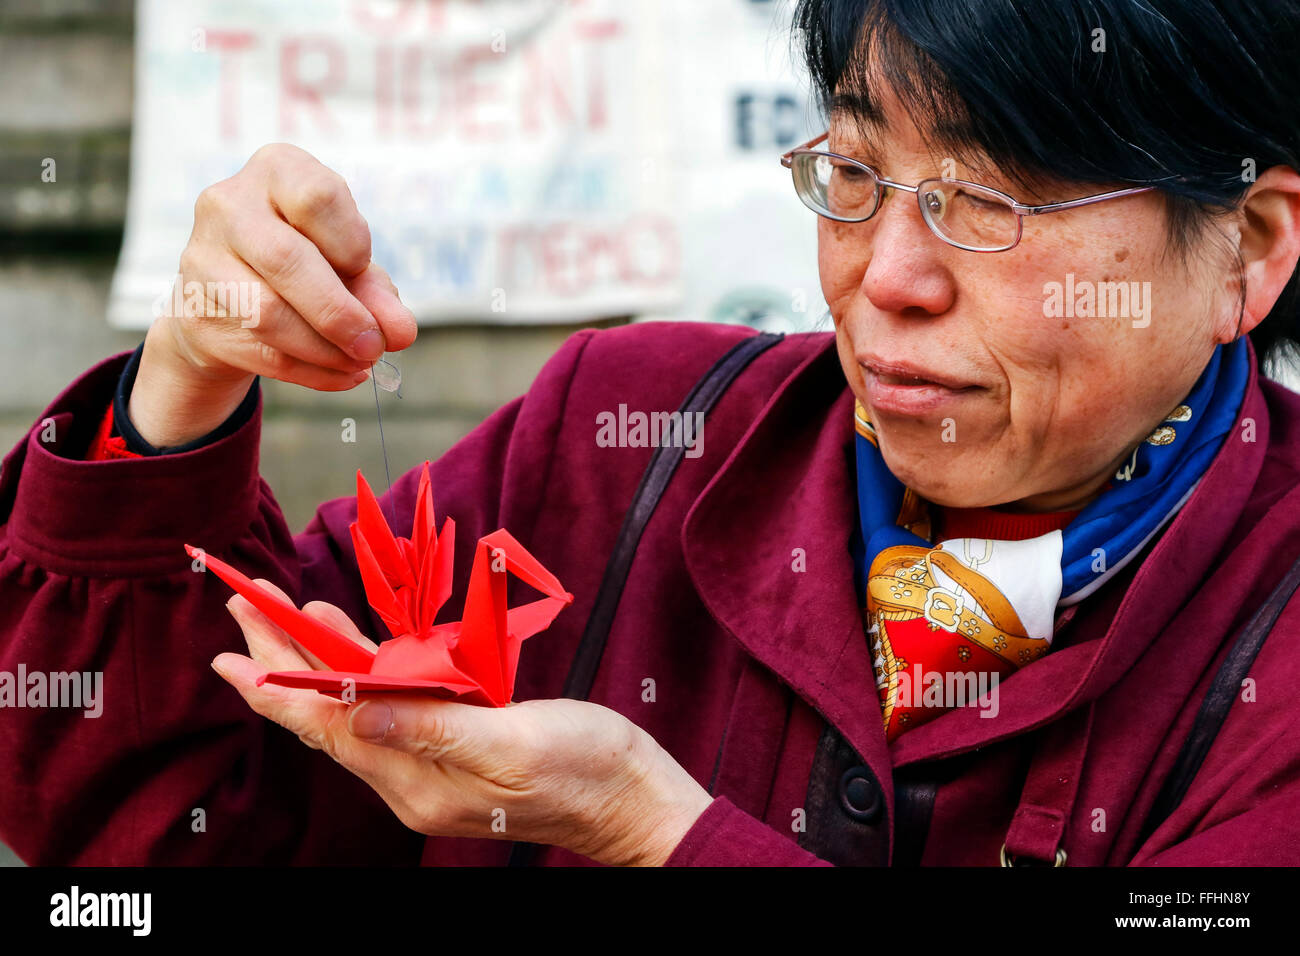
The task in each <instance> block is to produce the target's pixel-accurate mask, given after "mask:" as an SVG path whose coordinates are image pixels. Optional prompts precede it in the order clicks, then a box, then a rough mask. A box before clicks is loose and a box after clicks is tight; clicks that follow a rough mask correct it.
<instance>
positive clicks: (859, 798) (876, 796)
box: [840, 767, 885, 823]
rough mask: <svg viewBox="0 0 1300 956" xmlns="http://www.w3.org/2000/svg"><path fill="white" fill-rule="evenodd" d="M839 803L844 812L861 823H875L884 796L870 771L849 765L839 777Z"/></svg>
mask: <svg viewBox="0 0 1300 956" xmlns="http://www.w3.org/2000/svg"><path fill="white" fill-rule="evenodd" d="M840 805H841V806H842V807H844V812H845V813H847V814H848V815H849V816H851V817H852V818H853V819H854V820H859V821H861V822H862V823H875V822H876V821H877V820H879V819H880V814H881V811H882V810H884V808H885V800H884V796H883V795H882V794H881V792H880V787H879V786H878V785H877V784H876V780H875V778H874V777H873V776H872V775H871V771H870V770H868V769H867V768H866V767H850V768H849V769H848V770H846V771H844V776H842V777H841V778H840Z"/></svg>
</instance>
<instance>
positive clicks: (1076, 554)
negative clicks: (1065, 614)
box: [853, 339, 1250, 741]
mask: <svg viewBox="0 0 1300 956" xmlns="http://www.w3.org/2000/svg"><path fill="white" fill-rule="evenodd" d="M1249 363H1250V358H1249V354H1248V350H1247V345H1246V341H1245V340H1244V339H1239V340H1237V341H1235V342H1233V343H1231V344H1229V345H1221V346H1219V347H1218V348H1217V349H1216V350H1215V352H1214V355H1213V357H1212V358H1211V359H1210V362H1209V364H1208V365H1207V366H1206V367H1205V371H1204V372H1202V373H1201V377H1200V378H1199V379H1198V380H1197V382H1196V385H1195V386H1193V388H1192V390H1191V392H1189V393H1188V395H1187V397H1186V398H1185V399H1183V401H1182V402H1181V403H1180V404H1179V405H1178V406H1177V407H1176V408H1174V409H1173V411H1171V412H1170V413H1169V416H1168V418H1166V419H1165V421H1164V423H1163V424H1161V425H1160V426H1158V427H1157V428H1156V429H1155V430H1154V431H1152V432H1151V434H1150V435H1148V436H1147V438H1146V439H1145V440H1144V441H1143V442H1142V443H1141V444H1139V445H1138V447H1137V448H1136V449H1135V450H1134V452H1133V454H1132V456H1131V457H1130V458H1129V459H1128V460H1127V461H1126V462H1125V463H1124V465H1123V466H1122V467H1121V468H1120V469H1119V471H1117V472H1116V473H1115V476H1114V479H1113V480H1112V482H1111V484H1110V487H1109V488H1108V489H1107V490H1106V491H1104V492H1103V493H1102V494H1101V495H1100V496H1099V497H1098V498H1096V499H1094V500H1093V501H1092V502H1091V503H1090V504H1088V505H1087V506H1086V507H1085V508H1084V509H1083V510H1082V511H1081V512H1080V513H1079V514H1078V515H1077V516H1076V517H1075V518H1074V520H1073V521H1071V522H1070V524H1069V525H1068V526H1066V528H1065V529H1064V530H1063V531H1052V532H1050V533H1048V534H1044V535H1041V536H1040V537H1036V538H1030V539H1028V540H1024V541H997V540H991V539H987V538H951V539H948V540H945V541H940V542H936V543H935V544H933V545H932V544H930V541H929V538H930V528H929V526H930V522H929V509H928V505H927V504H926V502H924V501H923V500H922V499H921V498H920V497H918V496H917V495H916V494H915V493H914V492H913V491H912V490H911V489H910V488H906V487H904V486H903V484H902V483H901V482H899V480H898V479H897V478H895V477H894V476H893V475H892V474H891V473H890V471H889V469H888V468H887V467H885V462H884V459H883V458H882V457H881V455H880V451H879V448H878V446H877V443H876V436H875V429H874V427H873V426H872V424H871V422H870V421H869V420H868V417H867V414H866V412H865V410H864V409H863V407H862V405H861V404H860V403H858V404H857V405H856V407H855V409H854V416H855V424H856V428H857V439H856V441H857V473H858V517H859V521H860V522H861V529H860V530H861V538H860V540H859V539H856V537H855V541H854V548H853V550H854V559H855V562H856V565H857V573H858V586H859V591H860V596H863V597H864V598H865V614H866V618H865V620H866V629H867V637H868V639H869V641H870V643H871V651H872V658H873V668H874V670H875V676H876V688H877V691H878V692H879V695H880V704H881V708H882V710H883V715H884V721H885V736H886V738H887V739H888V740H890V741H893V740H895V739H896V738H897V737H898V735H899V734H901V733H902V732H903V731H905V730H908V729H911V728H913V727H917V726H919V725H920V724H922V723H925V722H926V721H928V720H931V719H933V718H934V717H937V716H939V715H940V714H941V713H943V712H944V711H946V710H948V709H950V708H951V707H954V706H972V705H979V706H981V707H985V708H988V707H991V706H993V702H992V701H991V699H990V695H991V694H994V693H996V688H997V684H998V682H999V681H1000V680H1001V679H1002V678H1004V677H1007V676H1009V675H1010V674H1012V673H1013V672H1014V671H1016V670H1017V669H1018V668H1020V667H1022V666H1024V665H1025V664H1028V663H1030V662H1031V661H1035V660H1037V659H1038V658H1040V657H1042V656H1043V655H1044V654H1046V653H1047V652H1048V650H1049V649H1050V647H1051V642H1052V632H1053V629H1054V626H1055V621H1056V614H1057V610H1058V608H1062V607H1066V606H1068V605H1071V604H1077V603H1078V602H1079V601H1082V600H1083V599H1084V598H1086V597H1087V596H1088V595H1090V594H1092V593H1093V592H1094V591H1096V590H1097V589H1098V588H1099V587H1101V585H1102V584H1104V583H1105V582H1106V581H1107V580H1109V579H1110V578H1111V576H1113V575H1114V574H1115V573H1116V572H1117V571H1119V570H1120V569H1121V568H1122V567H1124V566H1125V565H1126V564H1127V563H1128V562H1129V561H1131V560H1132V559H1133V558H1134V557H1136V556H1137V554H1138V553H1139V552H1140V551H1141V550H1142V547H1143V546H1144V545H1145V544H1146V543H1147V542H1148V541H1149V540H1151V538H1152V537H1154V535H1155V534H1156V533H1157V532H1158V531H1159V530H1160V529H1161V528H1162V527H1163V526H1164V525H1165V523H1166V522H1168V521H1169V520H1170V519H1171V518H1172V517H1173V516H1174V514H1175V513H1176V512H1177V511H1178V509H1179V508H1180V507H1182V505H1183V503H1184V502H1185V501H1186V500H1187V499H1188V498H1189V497H1190V496H1191V494H1192V491H1193V490H1194V489H1195V487H1196V485H1197V483H1198V482H1199V481H1200V479H1201V476H1202V475H1203V474H1204V473H1205V470H1206V468H1208V467H1209V464H1210V462H1211V461H1212V460H1213V459H1214V457H1215V455H1216V454H1217V453H1218V450H1219V448H1220V447H1222V444H1223V441H1224V436H1225V435H1227V434H1228V432H1229V431H1230V430H1231V429H1232V427H1233V424H1234V422H1235V421H1236V417H1237V413H1238V411H1239V409H1240V406H1241V400H1242V396H1243V395H1244V393H1245V387H1246V381H1247V379H1248V375H1249V371H1250V368H1249Z"/></svg>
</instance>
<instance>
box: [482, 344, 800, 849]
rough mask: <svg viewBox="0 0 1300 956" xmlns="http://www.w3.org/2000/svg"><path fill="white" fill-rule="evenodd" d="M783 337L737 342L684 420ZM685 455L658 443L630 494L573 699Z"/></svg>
mask: <svg viewBox="0 0 1300 956" xmlns="http://www.w3.org/2000/svg"><path fill="white" fill-rule="evenodd" d="M784 337H785V336H784V335H782V334H780V333H775V332H760V333H758V334H757V335H752V336H749V337H748V338H746V339H743V340H742V341H740V342H737V343H736V344H735V345H733V346H732V347H731V348H730V349H728V350H727V351H726V352H725V353H724V354H723V356H722V357H721V358H719V359H718V360H717V361H716V362H714V363H713V365H711V366H710V367H709V370H708V371H707V372H705V373H704V375H703V377H702V378H701V379H700V380H699V381H698V382H696V383H695V385H694V387H693V388H692V389H691V390H690V392H689V393H688V394H687V396H686V399H685V401H683V402H682V406H681V408H679V409H678V412H679V413H680V414H681V415H682V417H683V419H684V418H685V416H686V415H693V414H695V413H701V414H704V415H707V414H708V413H709V411H710V410H711V409H712V408H713V406H714V405H716V404H717V402H718V399H719V398H721V397H722V393H723V392H725V391H726V390H727V387H728V386H729V385H730V384H731V383H732V381H733V380H734V379H735V377H736V376H737V375H739V374H740V373H741V371H743V370H744V368H745V366H747V365H748V364H749V363H750V362H752V361H753V360H754V359H755V358H757V357H758V356H759V355H761V354H762V353H763V352H766V351H767V350H768V349H770V348H771V347H772V346H773V345H776V343H777V342H780V341H781V339H783V338H784ZM685 454H686V445H685V443H684V442H678V443H675V444H669V445H660V446H659V447H658V448H656V449H655V451H654V454H653V455H651V456H650V464H649V465H647V466H646V470H645V473H644V474H643V475H642V476H641V483H640V484H639V485H637V488H636V492H635V493H634V494H633V496H632V504H631V505H630V506H629V507H628V509H627V513H626V514H625V515H624V516H623V526H622V527H621V528H620V529H619V532H618V539H617V540H616V541H615V543H614V550H613V552H612V553H611V554H610V557H609V563H608V564H607V565H605V576H604V577H603V578H602V579H601V582H600V590H599V591H597V592H596V601H595V604H593V605H592V609H591V616H590V617H588V618H587V626H586V628H585V629H584V630H583V632H582V639H581V640H580V641H579V642H578V650H577V653H576V654H575V655H574V657H573V663H572V664H571V665H570V666H569V674H568V677H566V678H565V681H564V692H563V694H562V696H564V697H568V698H571V699H573V700H586V699H587V695H588V694H590V693H591V685H592V684H593V683H594V682H595V680H596V669H597V668H598V667H599V666H600V659H601V657H602V655H603V654H604V652H605V641H606V640H607V639H608V637H609V630H610V627H611V626H612V625H613V623H614V614H615V613H616V612H617V611H618V603H619V600H620V599H621V598H622V596H623V585H624V584H625V583H626V582H627V575H628V572H629V571H630V570H631V569H632V559H633V558H634V557H635V556H636V548H637V545H638V544H639V543H640V541H641V535H642V533H643V532H644V531H645V529H646V525H647V524H649V523H650V518H651V516H652V515H653V514H654V512H655V508H656V507H658V505H659V499H660V498H662V497H663V494H664V491H665V490H667V488H668V482H669V481H670V480H672V477H673V473H674V472H675V471H676V470H677V466H678V465H680V464H681V461H682V458H683V457H684V456H685ZM537 849H538V846H537V844H535V843H515V844H514V845H513V846H512V847H511V849H510V862H509V864H508V865H510V866H527V865H529V864H530V863H531V862H532V859H533V856H534V855H535V854H536V852H537Z"/></svg>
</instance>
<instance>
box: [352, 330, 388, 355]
mask: <svg viewBox="0 0 1300 956" xmlns="http://www.w3.org/2000/svg"><path fill="white" fill-rule="evenodd" d="M385 347H386V343H385V342H384V334H383V333H382V332H380V331H379V330H378V329H367V330H366V331H365V332H362V333H361V334H360V335H358V336H357V338H356V341H355V342H353V343H352V357H353V358H355V359H360V360H361V361H363V362H373V361H375V360H376V359H378V358H379V357H380V356H381V355H383V354H384V349H385Z"/></svg>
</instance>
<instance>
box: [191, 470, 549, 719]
mask: <svg viewBox="0 0 1300 956" xmlns="http://www.w3.org/2000/svg"><path fill="white" fill-rule="evenodd" d="M350 531H351V533H352V541H353V545H354V546H355V548H356V553H357V565H358V568H359V570H360V572H361V581H362V584H363V585H364V587H365V591H366V600H367V601H368V602H369V604H370V606H371V607H372V608H374V610H375V613H376V614H378V615H379V617H380V619H381V620H383V622H384V623H385V624H386V625H387V627H388V629H389V630H390V631H391V632H392V634H393V637H392V639H391V640H387V641H384V642H383V643H381V644H380V645H379V650H378V651H377V652H372V651H370V650H369V649H368V648H365V647H362V646H361V645H359V644H357V643H356V642H355V641H353V640H352V639H351V638H349V637H348V636H347V635H345V634H341V633H339V632H338V631H336V630H334V629H333V628H331V627H329V626H328V625H326V624H324V623H322V622H321V621H318V620H316V619H315V618H313V617H311V616H309V615H307V614H304V613H303V612H302V611H300V610H298V609H297V608H296V607H294V606H293V605H291V604H288V603H286V602H285V601H283V600H281V599H280V598H279V597H277V596H275V595H273V594H271V593H270V592H269V591H266V590H264V589H263V588H261V587H260V586H259V585H257V584H255V583H254V582H252V581H250V580H249V579H248V578H247V577H245V576H244V575H243V574H241V573H240V572H238V571H236V570H235V569H234V568H232V567H231V566H230V565H228V564H226V563H225V562H222V561H219V560H217V559H216V558H214V557H212V556H210V555H203V560H204V562H205V564H206V566H207V567H208V568H211V569H212V571H213V572H214V573H215V574H216V575H217V576H218V577H219V578H221V579H222V580H223V581H225V582H226V583H227V584H229V585H230V586H231V587H232V588H234V589H235V590H236V591H237V592H239V593H240V594H241V595H243V596H244V597H245V598H247V599H248V600H249V602H250V603H252V604H253V606H254V607H256V608H257V609H258V610H259V611H261V612H262V613H263V614H265V615H266V616H267V617H268V618H270V619H271V621H273V622H274V623H275V624H276V625H278V626H279V627H281V628H282V629H283V630H284V631H286V632H287V633H288V634H289V635H290V636H291V637H293V638H294V639H295V640H296V641H297V642H298V643H299V644H301V645H302V646H303V647H304V648H306V649H307V650H308V651H310V652H311V653H312V654H314V655H315V656H316V657H317V658H318V659H319V660H320V661H321V663H322V664H324V665H325V667H326V668H328V670H314V671H279V672H275V673H271V674H267V675H265V676H264V677H262V678H261V679H260V680H259V681H258V683H259V684H261V683H272V684H279V685H281V686H284V687H309V688H314V689H316V690H318V691H320V692H321V693H323V694H328V695H330V696H332V697H341V696H344V695H345V694H346V693H349V692H350V693H351V694H355V695H357V696H361V695H363V694H367V693H388V694H391V693H419V694H429V695H432V696H436V697H449V698H456V699H458V700H461V701H463V702H465V703H470V704H482V705H486V706H493V707H504V706H505V705H506V704H508V703H509V702H510V698H511V695H512V693H513V691H514V685H515V673H516V669H517V666H518V663H519V652H520V645H521V644H522V643H523V642H524V641H525V640H526V639H527V638H529V637H532V636H533V635H534V634H536V633H538V632H539V631H542V630H544V629H545V628H547V627H549V626H550V624H551V622H552V621H554V620H555V617H556V615H557V614H559V613H560V611H561V610H562V609H563V608H564V607H565V606H566V605H568V604H571V603H573V595H572V594H570V593H568V592H567V591H565V590H564V589H563V588H562V587H561V585H560V582H559V580H558V579H557V578H556V577H555V575H553V574H551V573H550V572H549V571H547V570H546V569H545V568H544V567H542V565H541V563H540V562H538V561H537V559H536V558H534V557H533V556H532V555H531V554H529V553H528V551H527V550H525V549H524V547H523V545H521V544H520V543H519V542H518V541H516V540H515V539H514V538H513V537H512V536H511V535H510V534H509V532H507V531H505V530H504V529H502V530H499V531H494V532H492V533H491V534H489V535H486V536H484V537H482V538H480V539H479V540H478V543H477V546H476V547H475V550H474V563H473V566H472V567H471V570H470V577H469V587H468V590H467V592H466V595H465V611H464V616H463V618H462V620H460V621H453V622H451V623H447V624H439V625H435V624H434V623H433V621H434V618H435V617H436V616H437V614H438V610H439V609H440V608H441V607H442V605H443V604H445V603H446V601H447V599H448V598H449V597H450V596H451V589H452V560H453V557H454V549H455V532H456V526H455V523H454V522H453V521H452V520H451V519H450V518H448V519H446V520H445V521H444V522H443V526H442V533H441V534H438V533H436V532H435V522H434V511H433V491H432V488H431V486H430V482H429V463H428V462H425V464H424V470H423V471H422V472H421V474H420V483H419V487H418V489H417V491H416V505H415V516H414V521H413V523H412V528H411V537H410V538H395V537H394V536H393V533H392V531H391V530H390V529H389V527H388V522H387V521H386V520H385V519H384V516H383V512H382V511H381V510H380V508H379V502H378V501H377V500H376V499H375V496H374V493H373V492H372V491H371V490H370V486H369V485H368V484H367V483H366V480H365V478H363V477H362V475H361V472H360V471H358V472H357V520H356V521H354V522H353V523H352V524H351V526H350ZM185 549H186V551H187V552H188V553H189V554H190V555H191V556H192V557H199V552H198V551H197V550H196V549H194V548H191V547H190V546H189V545H186V546H185ZM507 572H509V573H511V574H514V575H515V576H516V577H517V578H519V579H520V580H522V581H523V582H524V583H526V584H528V585H530V586H531V587H533V588H536V589H537V590H538V591H540V592H542V593H543V594H544V595H546V596H545V597H544V598H542V599H541V600H539V601H533V602H532V603H530V604H523V605H520V606H519V607H515V608H507V606H506V573H507Z"/></svg>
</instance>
